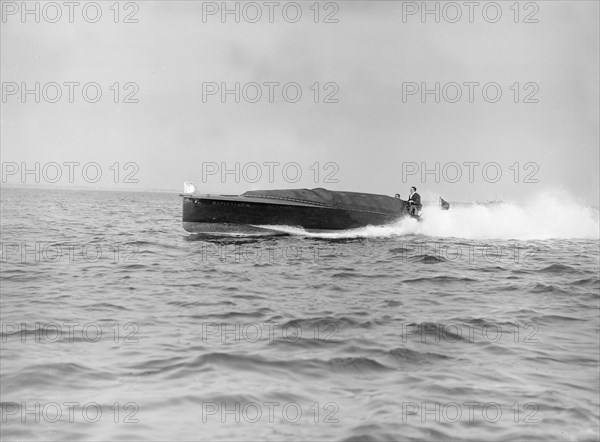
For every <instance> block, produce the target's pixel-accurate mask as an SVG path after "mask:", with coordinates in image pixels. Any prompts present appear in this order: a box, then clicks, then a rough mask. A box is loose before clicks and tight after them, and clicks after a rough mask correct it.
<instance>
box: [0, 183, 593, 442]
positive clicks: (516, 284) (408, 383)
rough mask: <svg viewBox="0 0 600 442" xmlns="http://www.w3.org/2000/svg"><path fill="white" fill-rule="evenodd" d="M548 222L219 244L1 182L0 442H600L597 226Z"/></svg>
mask: <svg viewBox="0 0 600 442" xmlns="http://www.w3.org/2000/svg"><path fill="white" fill-rule="evenodd" d="M552 210H553V211H554V215H544V212H543V211H542V212H539V211H538V212H536V213H537V215H535V216H534V215H531V211H529V212H519V209H518V208H515V207H504V208H485V207H480V206H477V207H473V208H470V209H460V208H456V209H455V210H454V211H453V210H452V209H451V210H450V211H449V212H447V213H441V214H436V213H434V212H430V215H429V220H428V218H427V216H428V213H427V212H426V213H425V214H424V218H425V220H424V222H423V223H422V224H421V225H418V224H416V223H415V222H414V221H413V220H409V221H406V222H404V224H403V223H402V222H401V223H399V224H397V225H395V226H388V227H384V228H367V229H362V230H360V231H354V232H345V233H342V234H336V235H308V234H304V233H303V232H299V231H297V230H296V229H283V230H284V231H286V232H287V233H290V234H289V235H285V236H276V237H271V238H253V237H238V238H215V237H203V236H198V235H189V234H187V233H186V232H184V231H183V230H182V229H181V201H180V199H179V197H178V196H177V195H174V194H159V193H124V192H91V191H81V192H79V191H62V190H43V191H33V190H27V189H4V190H3V191H2V297H1V304H0V307H1V310H0V311H1V321H2V354H1V367H0V368H1V382H0V384H1V387H0V388H1V390H0V393H1V402H2V420H3V422H2V430H1V437H2V439H5V440H15V439H17V440H23V439H26V440H111V439H152V440H219V439H221V440H264V439H268V440H414V439H416V440H444V439H450V438H452V439H458V438H461V439H472V440H479V439H484V438H485V439H486V440H507V439H521V440H522V439H528V440H529V439H540V440H597V439H598V426H599V420H598V414H599V412H598V410H599V399H598V398H599V384H600V379H599V370H598V363H599V309H598V307H599V291H600V282H599V276H598V272H599V268H598V262H599V261H598V260H599V241H598V236H597V235H598V233H597V232H598V230H597V228H598V215H597V212H595V211H593V210H588V209H578V210H579V212H577V216H575V217H574V218H573V217H572V218H570V219H568V218H565V217H564V216H563V214H561V212H560V211H559V210H558V209H557V208H552ZM548 213H552V212H550V210H549V211H548ZM571 213H573V212H571ZM565 216H566V215H565ZM503 217H504V218H503ZM515 220H517V221H518V222H515ZM434 221H435V222H434ZM494 222H495V223H497V226H496V227H493V228H494V231H492V232H491V233H490V230H489V229H490V226H491V225H492V224H490V223H494ZM413 223H414V224H413ZM466 223H471V224H466ZM511 223H512V225H513V230H512V231H511V228H510V225H511ZM492 226H493V225H492ZM507 226H508V227H507ZM486 229H488V230H486ZM470 232H472V233H473V234H472V235H471V234H470ZM494 232H498V235H497V236H494V235H493V233H494ZM536 233H539V235H536ZM513 234H514V236H512V235H513ZM498 238H501V239H498ZM538 238H539V239H538ZM36 421H37V422H36Z"/></svg>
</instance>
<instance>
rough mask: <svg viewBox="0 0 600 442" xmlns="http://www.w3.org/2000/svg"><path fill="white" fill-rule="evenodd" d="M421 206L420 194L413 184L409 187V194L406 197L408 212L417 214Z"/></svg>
mask: <svg viewBox="0 0 600 442" xmlns="http://www.w3.org/2000/svg"><path fill="white" fill-rule="evenodd" d="M422 207H423V206H422V205H421V195H419V194H418V193H417V188H416V187H414V186H413V187H411V188H410V196H409V197H408V213H410V214H411V215H418V214H419V210H421V208H422Z"/></svg>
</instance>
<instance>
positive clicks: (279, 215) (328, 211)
mask: <svg viewBox="0 0 600 442" xmlns="http://www.w3.org/2000/svg"><path fill="white" fill-rule="evenodd" d="M315 190H317V191H318V193H314V194H313V193H311V192H314V191H315ZM315 190H313V191H309V190H306V189H302V190H298V191H281V192H282V194H283V193H284V192H285V195H288V196H289V195H290V192H303V193H301V194H300V193H299V195H301V196H304V197H305V199H302V198H299V197H298V198H292V197H278V196H277V194H275V197H272V196H271V194H269V195H268V196H267V197H265V196H260V195H258V196H257V195H254V194H253V193H252V192H247V193H246V194H244V195H239V196H225V195H219V196H217V195H197V194H183V195H182V197H183V228H184V229H185V230H186V231H188V232H193V233H207V232H214V233H248V234H261V233H268V232H269V226H291V227H300V228H303V229H305V230H307V231H336V230H337V231H339V230H347V229H356V228H359V227H365V226H367V225H383V224H389V223H391V222H394V221H396V220H398V219H399V218H402V217H405V216H409V214H408V211H407V208H406V207H407V206H406V202H405V201H403V200H401V199H399V198H392V197H387V196H383V195H369V194H355V193H351V192H346V193H342V192H330V191H326V190H325V189H315ZM271 192H278V191H271ZM325 192H327V193H325ZM247 194H251V195H250V196H247ZM306 195H308V196H307V197H306ZM315 195H316V196H315ZM340 195H341V197H340ZM291 196H295V194H293V193H292V194H291ZM311 198H312V200H311ZM340 198H342V199H340ZM344 198H345V199H344ZM348 198H350V200H351V201H355V200H359V199H361V198H362V200H361V201H365V200H366V201H371V200H375V203H373V204H371V205H370V206H369V207H365V206H364V204H363V205H362V206H361V205H357V204H355V205H353V206H342V205H341V203H340V201H346V200H348ZM369 198H371V199H369ZM374 206H376V207H374Z"/></svg>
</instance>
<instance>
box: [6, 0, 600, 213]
mask: <svg viewBox="0 0 600 442" xmlns="http://www.w3.org/2000/svg"><path fill="white" fill-rule="evenodd" d="M287 3H289V2H287ZM488 3H489V2H488ZM81 4H82V5H84V4H85V2H82V3H81ZM111 4H112V2H107V3H102V4H101V10H102V16H101V18H100V19H99V20H98V21H97V22H96V23H89V22H88V21H86V19H85V18H87V19H88V20H89V21H94V15H95V12H96V11H94V10H93V8H88V9H87V10H86V14H87V15H86V16H85V17H84V16H83V13H82V10H81V8H79V9H75V10H74V11H73V20H72V21H73V23H70V20H69V16H68V15H69V10H68V8H67V7H66V6H64V5H63V4H62V2H58V5H59V7H60V8H61V11H60V12H61V13H62V16H61V18H60V19H58V20H57V19H55V18H54V17H55V16H56V8H54V9H52V8H50V7H47V8H46V9H45V10H43V7H44V6H45V4H44V3H40V4H39V5H40V6H39V7H40V17H39V19H40V20H39V21H40V23H36V22H35V18H36V17H35V15H34V14H29V15H25V17H23V16H22V15H21V12H22V11H21V10H20V8H21V2H2V9H3V17H2V23H1V26H2V29H1V33H0V37H1V76H2V85H3V97H2V104H1V124H2V130H1V145H2V146H1V147H2V153H1V156H2V162H3V168H4V171H3V173H4V175H3V181H4V182H5V184H9V185H10V184H21V183H23V182H24V183H25V184H34V178H35V173H34V174H30V175H27V176H25V179H23V177H22V176H21V174H20V172H21V171H20V170H18V171H15V169H14V164H15V163H16V164H17V165H18V167H19V168H21V167H22V164H21V163H25V164H26V166H27V167H30V168H34V163H36V162H39V163H40V167H44V166H45V165H47V164H49V163H52V162H55V163H58V164H61V165H62V164H63V163H65V162H76V163H79V164H81V165H84V164H86V163H91V162H95V163H97V164H98V165H99V166H100V168H101V170H102V173H103V175H102V178H101V179H99V180H98V181H97V182H96V183H91V182H88V181H93V180H89V179H88V178H85V179H82V176H81V167H79V168H77V167H76V166H74V167H75V169H73V170H74V172H75V175H74V183H73V185H85V186H89V187H100V188H119V189H130V190H142V189H172V190H174V191H180V190H182V183H183V181H184V180H190V181H194V182H195V183H196V185H197V187H198V190H199V191H201V192H204V191H206V192H211V193H241V192H244V191H245V190H249V189H258V188H263V189H268V188H295V187H309V188H312V187H326V188H330V189H337V190H352V191H364V192H373V193H383V194H391V195H393V194H394V193H397V192H398V193H400V194H401V195H402V196H405V195H406V194H407V190H408V187H410V186H411V185H415V186H417V187H418V188H419V191H421V194H422V195H424V196H425V197H427V198H434V197H436V196H437V195H442V196H444V197H446V198H447V199H449V200H454V201H458V200H463V201H465V200H487V199H494V198H498V199H501V198H504V199H506V200H516V201H524V200H527V199H528V198H531V197H534V196H535V195H537V194H539V193H542V192H544V191H560V190H562V191H567V192H568V193H569V194H570V195H572V197H573V198H576V199H577V200H581V201H583V202H585V203H587V204H598V198H599V196H598V192H599V190H598V189H599V187H600V185H599V180H598V175H599V161H600V160H599V145H600V141H599V84H600V81H599V47H598V45H599V43H598V42H599V33H598V27H599V8H598V5H599V3H598V2H594V1H570V2H560V1H551V2H546V1H542V2H537V3H532V2H530V3H529V4H528V5H529V6H526V4H525V3H521V5H520V7H519V8H518V12H519V15H518V17H516V12H517V11H516V8H515V9H510V7H511V5H513V2H500V4H501V12H502V16H501V17H500V18H499V19H497V21H496V22H495V23H492V22H493V21H495V20H496V19H495V17H494V15H495V13H496V12H497V11H496V10H494V9H493V8H488V9H487V10H486V14H487V15H485V16H484V15H483V14H484V13H483V11H482V9H483V5H485V4H486V2H481V3H480V5H481V6H480V7H478V8H476V9H475V10H474V11H473V17H472V20H470V17H469V9H468V8H467V7H466V6H464V4H463V2H459V3H458V5H459V6H461V5H463V6H462V7H461V12H462V17H461V18H460V19H458V20H456V19H455V18H454V17H455V16H456V13H457V9H456V8H454V9H452V8H450V7H446V8H445V9H443V8H444V6H445V5H446V3H439V4H438V6H437V7H438V8H440V22H439V23H436V21H435V17H434V16H433V15H432V14H430V15H426V16H425V17H424V19H423V17H422V16H421V15H420V12H421V11H414V9H412V8H413V6H415V5H416V7H417V8H419V7H420V5H421V2H417V3H411V2H399V1H398V2H394V1H375V2H372V1H369V2H366V1H365V2H361V1H352V2H337V3H330V4H327V3H326V2H321V3H320V6H319V8H318V12H319V17H318V21H319V23H315V22H314V19H315V9H317V8H315V7H314V6H311V5H313V4H314V2H312V1H311V2H299V4H300V6H301V9H302V17H301V18H300V19H299V20H298V21H297V22H296V23H292V22H291V21H294V15H295V12H296V10H295V8H294V6H293V5H292V6H291V7H288V8H287V9H286V13H287V15H286V16H285V17H284V16H283V12H282V9H283V5H285V4H286V2H283V3H281V5H282V6H278V7H276V8H275V9H274V14H273V23H270V22H269V16H268V15H269V8H268V6H266V5H264V3H263V2H258V3H257V4H258V6H259V7H261V10H262V13H263V16H262V18H261V19H260V20H258V21H257V22H256V23H249V22H248V21H250V20H254V17H255V14H256V8H254V9H251V8H249V7H247V8H246V9H245V12H246V14H245V15H244V14H243V12H244V11H243V10H242V11H241V16H240V23H236V22H235V17H234V16H233V15H228V16H226V17H225V18H226V23H223V22H222V21H223V20H222V17H221V15H220V13H219V12H220V11H216V13H215V14H214V15H208V14H209V13H211V12H214V11H213V9H212V8H213V7H216V8H220V5H221V2H217V3H206V2H205V3H204V5H203V4H202V2H193V1H187V2H173V1H169V2H166V1H164V2H161V1H141V2H134V3H130V4H127V5H126V4H125V3H121V4H120V8H119V16H118V18H117V17H115V10H114V9H112V10H111V9H109V6H110V5H111ZM28 5H29V6H30V7H31V8H32V9H33V8H35V4H34V2H30V3H28ZM60 5H63V6H60ZM229 6H230V7H231V8H232V9H233V8H235V4H234V3H229ZM243 6H244V3H240V4H239V6H238V7H240V9H242V8H243ZM310 7H312V8H313V9H310ZM428 7H430V8H431V9H434V8H435V7H436V3H435V2H431V3H429V4H428ZM15 8H17V10H15ZM203 8H204V12H205V15H204V16H203ZM513 8H514V7H513ZM403 11H404V16H403ZM413 12H414V14H412V13H413ZM127 16H128V19H129V20H137V21H138V22H137V23H124V21H125V19H126V17H127ZM327 16H329V20H337V21H338V22H337V23H324V22H323V21H325V18H326V17H327ZM115 18H116V19H117V21H118V23H115V22H114V21H115ZM286 18H287V19H288V20H289V21H290V22H288V21H286ZM23 19H25V20H23ZM515 19H516V20H517V21H518V23H515ZM533 20H537V23H535V22H534V23H526V22H525V21H533ZM23 21H25V23H23ZM49 21H57V22H56V23H50V22H49ZM423 21H424V22H423ZM450 21H457V22H456V23H450ZM470 21H473V23H471V22H470ZM36 82H37V83H40V97H39V101H40V102H39V103H37V102H36V95H35V93H32V94H28V95H25V96H22V95H21V92H22V91H21V89H22V86H23V85H25V87H27V88H29V89H35V83H36ZM52 82H56V83H58V84H59V85H61V92H62V97H61V99H60V100H58V102H56V103H51V102H50V101H52V100H55V96H56V88H55V87H54V86H47V87H45V88H44V86H46V85H48V84H49V83H52ZM65 82H76V83H79V85H78V86H73V88H74V89H73V90H74V96H73V102H72V103H70V102H69V97H68V92H69V88H68V86H65V85H64V83H65ZM90 82H96V83H98V85H99V86H100V87H101V90H102V97H101V98H100V99H99V100H98V101H97V102H96V103H89V102H87V101H86V100H85V99H84V98H83V96H82V85H84V84H87V83H90ZM116 82H118V83H119V85H118V87H116V86H113V85H114V83H116ZM236 82H239V83H240V85H241V86H244V85H246V84H248V83H258V84H259V85H261V90H262V94H263V95H262V98H261V99H260V100H258V102H257V103H249V102H245V101H244V96H243V94H242V92H240V101H241V102H240V103H236V102H235V95H234V94H229V95H226V96H225V98H226V102H225V103H222V97H221V94H220V92H219V91H217V92H216V93H215V94H214V95H207V94H205V96H204V97H203V90H204V92H205V93H206V92H209V91H211V87H212V85H210V84H209V83H216V84H217V86H218V87H219V88H220V87H221V84H222V83H225V84H226V85H227V86H228V87H230V88H232V89H233V88H234V85H235V83H236ZM266 82H276V83H279V84H280V86H273V87H274V96H273V102H272V103H271V102H270V100H269V96H268V95H269V87H268V85H265V84H264V83H266ZM292 82H295V83H297V84H298V86H299V87H300V88H301V90H302V97H301V98H299V100H298V101H297V102H295V103H292V102H288V101H286V98H287V99H288V100H289V101H291V100H293V98H294V95H295V89H294V88H290V89H288V90H287V91H288V95H286V96H285V97H284V96H283V92H282V87H281V85H285V84H287V83H292ZM436 82H438V83H439V84H440V97H439V98H440V100H439V101H440V102H439V103H436V102H435V94H433V93H432V94H428V95H426V96H425V98H426V102H425V103H423V102H422V101H423V100H422V97H421V94H420V89H421V84H422V83H425V84H426V87H428V88H431V89H433V88H434V87H435V86H434V85H435V83H436ZM469 82H473V83H479V85H478V86H472V87H473V88H474V89H473V92H474V94H473V96H472V100H469V97H468V95H469V86H465V85H464V83H469ZM126 83H132V84H129V85H128V86H127V87H125V84H126ZM314 83H318V90H319V94H318V96H316V95H315V89H316V88H315V87H314V86H313V85H314ZM326 83H330V84H328V85H327V87H325V85H326ZM449 83H457V84H458V85H460V86H461V91H462V96H461V97H460V99H458V100H457V99H456V92H457V89H456V87H455V86H454V85H452V84H450V85H449ZM488 83H496V84H497V86H495V85H492V86H491V87H489V88H488V89H487V95H486V96H485V97H484V95H483V92H482V89H483V86H484V85H486V84H488ZM515 83H518V85H517V86H515ZM15 85H16V87H17V90H15ZM415 85H416V86H417V87H418V90H417V91H415V90H414V88H413V87H414V86H415ZM444 87H445V88H444ZM498 87H500V89H501V92H502V96H501V97H500V98H498V99H497V100H496V97H495V95H496V90H497V88H498ZM411 88H413V89H411ZM442 88H443V91H442ZM42 89H43V90H42ZM116 90H119V95H118V97H116V96H115V91H116ZM44 91H45V95H46V96H44ZM517 91H518V95H517ZM87 92H88V95H87V96H86V97H87V98H88V99H89V100H90V101H93V98H94V93H92V92H94V90H93V89H88V90H87ZM245 92H246V96H247V98H248V99H253V98H254V97H255V96H256V88H255V87H253V86H248V87H247V88H246V89H245ZM403 92H404V96H403ZM410 92H414V93H413V94H411V95H409V93H410ZM444 92H445V93H444ZM130 93H131V94H132V95H130V96H129V100H137V101H138V102H137V103H135V102H134V103H125V102H124V101H125V99H126V96H128V95H129V94H130ZM330 94H331V95H330ZM328 95H329V101H336V100H337V102H330V103H325V102H324V101H325V99H326V96H328ZM115 98H116V99H117V101H118V103H115V102H114V101H115ZM315 98H316V99H317V101H318V103H315ZM495 100H496V102H491V101H495ZM515 100H516V101H518V102H517V103H515ZM23 101H25V102H23ZM203 101H204V102H203ZM451 101H457V102H456V103H452V102H451ZM469 101H473V102H469ZM488 101H490V102H488ZM526 101H537V102H526ZM269 162H274V163H279V164H280V165H279V166H276V165H273V166H268V165H264V163H269ZM469 162H474V163H479V164H480V165H479V166H477V165H472V166H470V167H472V169H471V170H472V171H473V172H474V174H473V177H472V178H473V179H472V181H473V182H472V183H471V182H469V181H470V180H469V166H467V165H465V164H464V163H469ZM114 163H119V165H118V168H119V169H120V172H121V173H120V174H119V176H118V177H115V169H116V168H115V167H114V166H113V165H114ZM126 163H135V165H128V166H127V168H125V164H126ZM222 163H224V164H225V165H226V166H227V167H228V168H230V169H234V167H235V163H239V164H240V171H239V174H237V175H238V177H237V178H239V182H236V173H231V174H229V175H227V176H225V179H223V178H222V177H221V175H220V174H219V173H216V174H208V173H210V172H214V165H215V164H216V165H217V166H218V168H219V169H220V168H221V165H222ZM252 163H257V164H258V165H260V166H261V172H262V178H260V179H256V171H257V169H256V167H255V165H253V164H252ZM292 163H296V165H297V166H296V165H292V166H288V168H287V169H286V172H287V175H284V174H283V165H285V164H288V165H289V164H292ZM315 163H318V165H315ZM328 163H333V164H328ZM423 163H424V165H425V166H426V167H427V168H428V169H431V170H435V164H436V163H439V165H440V170H439V176H438V177H436V173H431V174H429V175H426V176H424V177H423V176H422V175H421V174H420V173H419V172H420V169H421V168H422V165H423ZM450 163H457V164H458V165H460V166H461V172H462V177H457V175H456V172H457V168H456V165H455V164H450ZM486 163H490V164H491V163H496V164H497V166H496V165H491V166H488V169H487V172H488V175H487V176H483V174H482V166H483V165H485V164H486ZM515 163H517V164H516V165H515ZM326 164H327V166H326ZM415 165H416V167H418V169H419V170H418V171H416V170H415ZM298 166H299V168H300V171H301V173H302V177H301V178H300V179H299V180H298V181H297V182H293V181H294V178H295V176H296V173H297V171H298ZM498 166H499V168H500V169H499V170H500V171H501V173H502V176H501V177H500V178H499V179H497V182H492V181H496V180H495V178H496V177H495V175H496V173H497V171H498V170H497V169H498ZM52 167H53V166H52ZM52 167H51V166H47V167H46V169H45V173H43V172H42V171H40V184H48V182H49V181H52V180H53V177H54V176H55V172H54V171H53V170H51V169H52ZM111 167H112V169H111ZM270 167H271V170H272V171H273V172H274V176H273V182H272V183H271V182H269V176H268V172H269V170H270ZM242 168H243V170H242ZM203 169H204V172H205V173H203ZM317 170H318V171H319V173H318V175H316V171H317ZM403 170H404V172H405V173H404V174H403ZM411 171H412V172H416V173H414V174H412V175H408V173H410V172H411ZM67 172H68V167H67V166H62V173H63V175H62V178H61V179H60V180H58V181H57V180H54V181H57V182H56V184H57V185H69V182H68V176H67ZM87 172H88V174H89V173H91V169H88V170H87ZM517 172H518V173H517ZM128 173H131V174H132V175H131V176H130V178H133V180H137V181H138V183H129V182H125V177H126V176H127V174H128ZM327 177H329V179H327ZM115 178H117V179H116V181H117V183H115V182H114V181H115ZM436 178H437V180H438V181H439V182H436ZM332 179H333V180H337V181H338V182H337V183H336V182H329V181H332ZM536 180H537V183H536V182H525V181H536ZM129 181H131V179H130V180H129ZM203 181H205V182H203ZM452 181H456V182H452ZM515 181H517V182H515Z"/></svg>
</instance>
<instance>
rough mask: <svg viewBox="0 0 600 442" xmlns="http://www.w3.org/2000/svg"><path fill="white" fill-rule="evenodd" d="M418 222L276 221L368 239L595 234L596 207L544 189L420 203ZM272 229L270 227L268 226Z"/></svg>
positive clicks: (598, 234)
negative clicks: (331, 226)
mask: <svg viewBox="0 0 600 442" xmlns="http://www.w3.org/2000/svg"><path fill="white" fill-rule="evenodd" d="M421 219H422V221H421V222H417V221H416V220H414V219H412V218H406V219H402V220H400V221H398V222H396V223H394V224H389V225H386V226H367V227H364V228H360V229H352V230H346V231H343V232H336V233H311V232H306V231H305V230H303V229H300V228H294V227H289V226H280V227H278V228H277V230H280V231H282V232H287V233H290V234H293V235H303V236H309V237H317V238H329V239H337V238H359V237H360V238H363V237H364V238H369V237H379V238H381V237H384V238H385V237H391V236H395V235H409V234H413V235H425V236H431V237H454V238H467V239H521V240H531V239H572V238H578V239H597V238H599V237H600V224H599V214H598V210H597V209H594V208H591V207H585V206H583V205H579V204H577V203H576V202H574V201H573V200H572V199H571V198H569V197H568V196H566V195H561V196H556V195H548V194H543V195H539V196H538V197H537V198H535V199H534V200H532V201H530V202H528V203H525V204H516V203H500V204H493V205H490V204H488V205H485V204H475V203H468V204H464V205H456V204H454V205H452V206H451V208H450V210H447V211H446V210H441V209H439V208H438V207H433V206H430V207H424V208H423V211H422V214H421ZM271 228H272V227H271Z"/></svg>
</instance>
